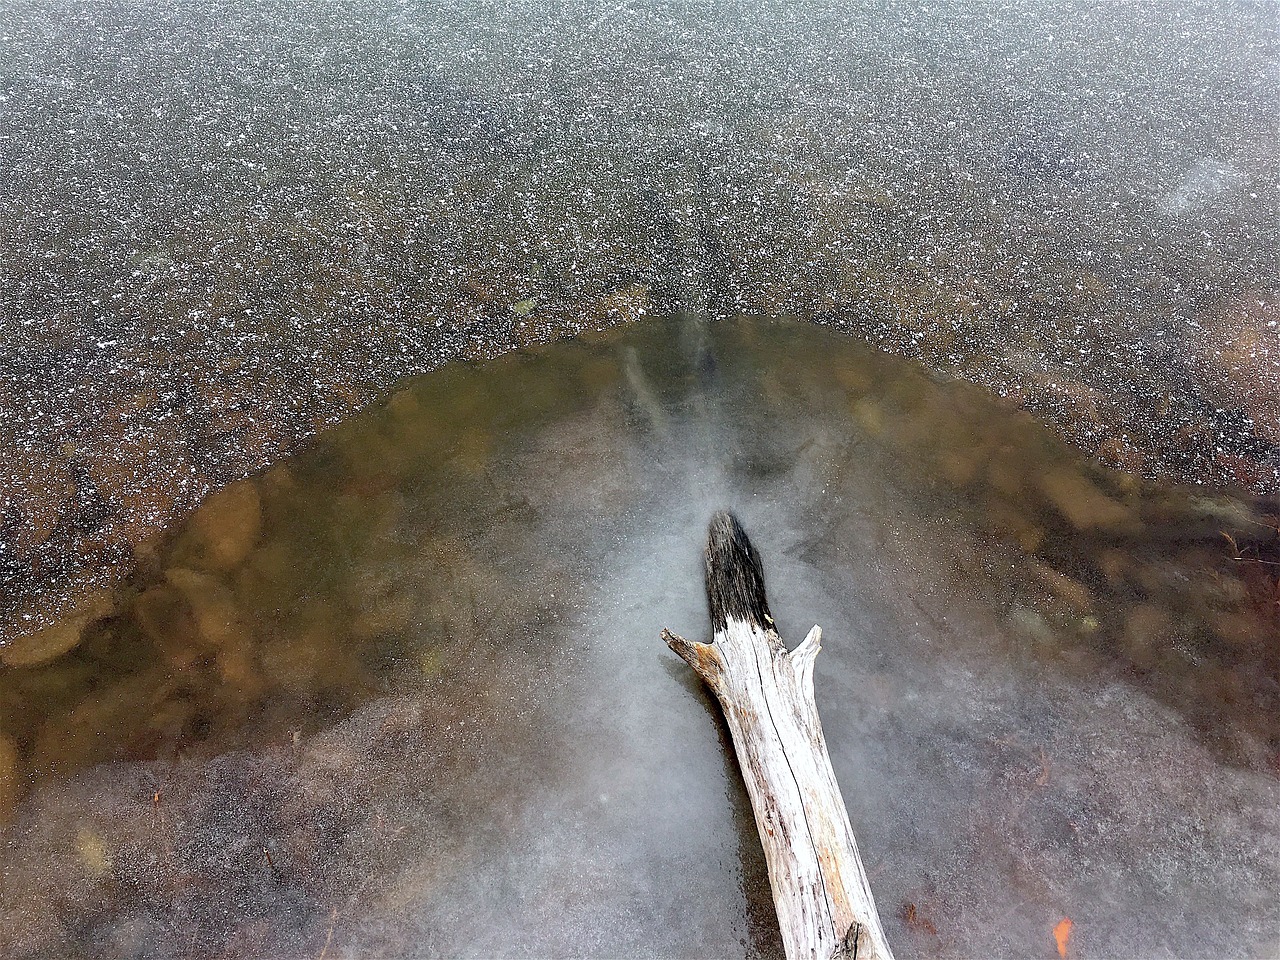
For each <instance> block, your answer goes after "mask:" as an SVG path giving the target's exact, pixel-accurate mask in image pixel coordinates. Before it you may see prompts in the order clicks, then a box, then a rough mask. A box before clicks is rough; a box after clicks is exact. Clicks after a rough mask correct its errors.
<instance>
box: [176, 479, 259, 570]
mask: <svg viewBox="0 0 1280 960" xmlns="http://www.w3.org/2000/svg"><path fill="white" fill-rule="evenodd" d="M190 529H191V532H192V534H193V535H194V537H195V538H196V541H197V542H198V544H199V547H200V566H207V567H212V568H214V569H217V570H230V569H232V568H233V567H236V566H238V565H239V564H240V563H241V562H242V561H243V560H244V558H245V557H247V556H248V555H249V551H250V550H252V549H253V546H254V544H255V543H257V542H258V535H259V534H260V533H261V532H262V500H261V498H260V497H259V496H258V488H257V487H256V486H255V485H254V483H253V482H252V481H249V480H242V481H241V482H239V483H233V484H231V485H230V486H227V487H223V488H222V489H221V490H219V491H218V492H217V493H215V494H213V495H212V496H211V497H209V499H208V500H206V501H205V502H204V504H203V506H201V507H200V509H199V510H197V511H196V512H195V513H194V514H193V515H192V517H191V526H190Z"/></svg>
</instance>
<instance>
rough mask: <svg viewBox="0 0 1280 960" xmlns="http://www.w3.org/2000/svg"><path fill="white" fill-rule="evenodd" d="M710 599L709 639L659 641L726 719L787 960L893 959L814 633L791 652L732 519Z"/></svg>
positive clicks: (711, 553) (713, 567) (721, 525)
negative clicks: (838, 763)
mask: <svg viewBox="0 0 1280 960" xmlns="http://www.w3.org/2000/svg"><path fill="white" fill-rule="evenodd" d="M706 568H707V569H706V578H707V600H708V603H709V606H710V608H711V623H712V627H713V628H714V639H713V640H712V642H711V643H694V642H691V641H689V640H686V639H684V638H683V637H679V636H676V635H675V634H673V633H671V631H669V630H663V631H662V638H663V639H664V640H665V641H666V642H667V645H668V646H669V647H671V649H672V650H674V651H675V652H676V653H678V654H679V655H680V656H681V657H682V658H683V659H684V660H685V661H686V662H687V663H688V664H689V665H690V666H691V667H693V669H694V670H695V671H697V674H698V676H700V677H701V678H702V679H703V681H705V682H706V684H707V686H708V687H710V688H711V690H712V692H714V693H715V695H716V698H717V699H718V700H719V701H720V707H721V709H722V710H723V711H724V716H725V720H726V721H727V722H728V725H729V732H730V733H731V735H732V736H733V746H734V749H735V750H736V751H737V755H738V763H739V765H740V766H741V768H742V777H743V779H744V780H745V781H746V785H747V793H748V794H749V795H750V796H751V808H752V810H753V811H754V813H755V818H756V826H757V827H758V828H759V830H760V841H761V843H762V844H763V846H764V854H765V860H766V862H767V864H768V868H769V884H770V886H771V887H772V889H773V900H774V904H775V905H776V906H777V910H778V924H779V927H780V928H781V930H782V942H783V945H784V947H785V949H786V952H787V958H788V960H801V958H803V960H830V958H857V960H892V957H893V954H892V953H891V952H890V950H889V946H888V944H887V943H886V942H885V939H884V931H883V930H881V928H880V918H879V915H878V914H877V913H876V906H875V901H874V900H873V899H872V896H871V887H870V885H869V884H868V883H867V874H866V871H865V870H864V868H863V866H862V858H861V857H860V856H859V855H858V845H857V843H856V842H855V841H854V838H853V828H852V827H851V826H850V825H849V815H848V812H847V811H846V810H845V806H844V800H843V799H842V798H841V796H840V787H839V785H838V784H837V783H836V777H835V773H834V772H833V771H832V769H831V758H830V757H829V756H828V754H827V743H826V740H825V739H823V736H822V724H821V723H820V722H819V720H818V709H817V705H816V704H815V702H814V696H813V664H814V659H815V658H816V657H817V655H818V648H819V645H820V641H821V636H822V631H821V630H820V629H819V628H818V627H814V628H813V629H812V630H810V631H809V635H808V636H807V637H805V638H804V641H803V642H802V643H801V644H800V645H799V646H798V647H796V648H795V649H794V650H792V651H791V652H790V653H788V652H787V649H786V647H785V646H783V644H782V638H781V637H779V636H778V631H777V629H776V628H775V627H774V623H773V617H771V616H770V615H769V605H768V603H767V602H766V600H765V592H764V572H763V569H762V567H761V564H760V556H759V554H758V553H756V550H755V548H754V547H753V546H752V545H751V541H750V540H748V539H747V535H746V532H745V531H744V530H743V529H742V526H741V524H739V523H738V521H737V519H736V518H735V517H734V516H733V515H732V514H729V513H718V514H716V515H715V517H714V518H712V521H711V529H710V531H709V533H708V535H707V555H706Z"/></svg>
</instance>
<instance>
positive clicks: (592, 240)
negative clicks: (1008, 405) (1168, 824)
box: [0, 0, 1280, 635]
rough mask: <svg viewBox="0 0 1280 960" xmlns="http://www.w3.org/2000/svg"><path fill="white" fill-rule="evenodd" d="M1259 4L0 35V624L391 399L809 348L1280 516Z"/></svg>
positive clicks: (579, 17) (153, 13)
mask: <svg viewBox="0 0 1280 960" xmlns="http://www.w3.org/2000/svg"><path fill="white" fill-rule="evenodd" d="M1276 45H1277V39H1276V31H1275V25H1274V18H1273V17H1272V16H1271V12H1270V10H1269V8H1267V7H1266V6H1265V5H1248V4H1242V5H1234V6H1231V7H1230V8H1229V9H1226V10H1223V9H1220V8H1219V7H1218V6H1217V5H1204V6H1200V5H1196V4H1182V5H1179V6H1178V7H1177V9H1175V10H1167V9H1163V8H1161V9H1155V8H1150V9H1147V8H1142V7H1127V6H1117V5H1103V6H1101V7H1100V6H1098V5H1096V4H1087V5H1074V4H1059V5H1038V6H1034V7H1027V6H1025V5H1012V4H1010V5H995V4H987V5H981V6H974V5H971V4H958V5H954V6H946V5H943V6H941V7H937V8H930V10H929V11H925V10H923V9H917V7H916V6H915V5H913V4H901V5H897V4H890V5H887V6H886V5H883V4H877V5H873V6H870V7H868V8H866V9H857V8H855V7H852V6H851V5H849V4H847V3H830V4H827V3H802V4H794V3H785V4H763V5H761V4H755V5H741V4H736V5H735V4H713V5H711V6H702V7H697V8H692V7H691V8H689V9H687V10H683V9H682V10H673V9H671V8H670V7H669V5H666V4H659V3H647V2H639V3H627V4H623V5H621V6H619V5H617V4H615V3H613V2H612V0H609V2H603V3H597V4H591V3H588V4H575V5H573V6H572V9H567V8H566V9H564V10H561V11H559V13H558V15H557V16H556V17H554V18H548V17H547V16H546V13H545V8H544V5H542V4H533V3H515V4H502V5H498V6H489V5H484V4H473V5H465V4H464V5H463V6H460V7H459V6H444V7H442V6H438V5H428V6H426V7H423V8H421V9H417V10H415V11H412V12H411V11H408V10H401V9H397V10H394V11H391V10H387V9H384V8H383V7H382V6H379V5H376V4H356V5H354V6H353V5H351V4H347V5H343V6H336V5H332V4H305V5H303V6H302V7H297V6H296V5H280V4H274V3H262V4H256V5H254V7H253V8H252V9H251V10H245V9H243V8H242V7H241V6H239V5H234V4H232V5H228V4H224V3H220V2H212V0H206V2H199V3H184V4H168V5H161V6H160V7H159V8H154V7H148V8H145V9H143V8H140V7H137V6H134V5H132V4H127V3H98V4H93V5H92V6H89V7H85V6H84V5H82V4H76V3H70V2H58V0H38V2H35V3H28V4H23V5H21V6H20V7H18V8H15V9H13V10H10V11H8V13H7V16H6V18H5V26H4V30H3V32H2V33H0V63H3V64H4V67H3V72H2V73H0V117H2V118H3V122H2V123H0V162H2V165H3V169H4V170H5V171H6V174H5V177H4V179H3V182H0V209H3V211H4V213H5V215H4V223H5V229H4V231H3V232H2V233H0V272H2V275H3V283H0V498H2V499H0V597H3V601H2V602H3V606H0V621H3V630H4V631H5V633H6V634H7V635H12V634H13V633H15V632H22V631H26V630H29V629H32V628H34V627H35V626H37V625H38V624H39V623H40V622H41V619H40V617H41V611H42V610H43V609H44V608H46V607H47V606H48V604H49V602H50V600H51V598H50V596H49V595H48V593H47V588H48V587H49V586H50V585H51V584H55V583H56V584H57V587H56V589H55V590H54V592H53V599H57V600H59V601H60V602H61V603H62V608H61V611H60V612H61V613H62V614H64V615H66V616H75V615H78V613H77V611H81V610H84V609H87V608H89V607H91V606H92V604H93V602H94V599H93V590H94V589H95V588H96V587H97V586H99V585H100V584H99V583H97V582H96V581H97V580H99V579H101V574H102V573H103V571H110V570H116V571H119V570H125V569H129V568H130V567H132V566H133V565H134V564H135V563H136V562H137V561H138V560H139V559H143V558H145V556H146V554H147V551H148V549H149V540H150V538H151V536H152V534H153V532H154V531H155V530H156V529H157V528H159V527H162V526H163V525H164V524H166V523H167V522H170V521H172V520H173V519H175V518H178V517H182V516H185V515H186V514H188V513H189V512H190V511H191V509H193V508H194V507H195V506H196V505H197V504H198V503H199V502H200V500H201V499H202V497H204V496H205V494H206V493H208V492H209V491H211V490H213V489H216V488H218V487H220V486H222V485H224V484H226V483H228V482H230V481H234V480H237V479H239V478H242V477H244V476H246V475H248V474H250V473H252V472H253V471H254V470H257V469H259V468H260V467H262V466H264V465H266V464H268V463H270V462H273V461H274V460H276V459H277V458H279V457H280V456H281V455H282V454H284V453H287V452H288V451H290V450H293V449H295V448H296V447H297V445H298V444H299V443H300V442H302V441H303V440H304V439H305V438H306V437H308V436H310V435H312V434H313V433H314V431H316V430H317V429H320V428H322V427H323V426H324V425H326V424H329V423H333V422H336V421H338V420H341V419H342V418H344V417H346V416H348V415H349V414H350V413H351V412H352V411H353V410H354V409H357V408H359V407H361V406H363V405H365V404H367V403H368V402H370V401H371V400H372V399H374V398H376V397H379V396H382V395H385V393H386V391H387V390H388V389H390V387H391V385H392V384H394V383H395V382H396V381H397V380H398V379H399V378H400V377H402V376H404V375H406V374H410V373H416V372H421V371H424V370H428V369H432V368H435V367H436V366H438V365H439V364H441V363H443V362H445V361H447V360H449V359H452V358H456V357H471V356H488V355H492V354H494V353H498V352H502V351H506V350H509V349H512V348H513V347H517V346H520V345H523V344H528V343H532V342H537V341H543V340H546V339H551V338H556V337H561V336H565V335H568V334H572V333H574V332H577V331H580V330H583V329H587V328H593V327H599V326H601V325H607V324H610V323H613V322H615V321H620V320H626V319H636V318H639V317H642V316H647V315H651V314H653V313H655V312H660V313H671V312H675V311H677V310H687V311H690V312H692V313H695V314H706V315H717V316H718V315H727V314H733V313H738V312H745V313H753V314H760V315H780V314H783V315H790V316H797V317H802V318H806V319H813V320H817V321H819V322H823V323H827V324H830V325H831V326H833V327H835V328H837V329H841V330H848V331H851V332H855V333H857V334H858V335H859V336H862V337H864V338H866V339H868V340H870V341H871V342H873V343H875V344H877V345H878V346H881V347H883V348H885V349H888V350H892V351H895V352H900V353H907V354H910V355H912V356H918V357H920V358H922V359H923V360H925V362H926V363H928V364H929V365H930V366H931V367H932V368H933V369H935V370H939V371H942V372H944V373H946V374H947V375H954V376H959V377H964V378H967V379H970V380H973V381H976V382H980V383H983V384H984V385H986V386H988V387H989V389H991V390H992V391H993V392H995V393H998V394H1001V395H1004V396H1007V397H1010V398H1012V399H1014V400H1015V401H1016V402H1019V403H1023V404H1025V405H1026V406H1028V407H1029V408H1030V409H1032V410H1034V411H1036V412H1037V413H1038V414H1039V415H1042V416H1043V417H1045V418H1046V419H1048V420H1049V421H1050V422H1053V423H1055V424H1056V425H1057V426H1058V428H1059V429H1060V430H1061V431H1062V432H1063V433H1064V434H1065V435H1067V436H1069V437H1071V438H1072V439H1074V440H1075V441H1076V442H1077V443H1079V444H1080V445H1081V446H1082V447H1083V448H1084V449H1086V450H1087V451H1088V452H1090V453H1092V454H1093V455H1095V456H1096V457H1098V458H1099V459H1101V460H1103V461H1104V462H1107V463H1109V464H1112V465H1115V466H1121V467H1124V468H1126V469H1129V470H1133V471H1136V472H1139V473H1143V474H1146V475H1150V476H1157V475H1158V476H1165V477H1173V478H1179V479H1184V480H1191V481H1196V482H1206V483H1211V484H1227V485H1243V486H1245V487H1251V488H1253V489H1255V490H1260V491H1267V490H1269V491H1272V492H1275V491H1276V490H1277V489H1280V483H1278V482H1277V474H1276V470H1277V459H1276V444H1277V442H1278V441H1280V437H1278V435H1277V430H1278V429H1280V426H1278V425H1280V410H1278V409H1277V404H1278V403H1280V400H1278V399H1277V398H1280V381H1278V379H1277V363H1278V362H1280V361H1278V360H1277V342H1278V340H1280V331H1278V330H1277V308H1276V302H1277V301H1276V289H1277V276H1278V271H1277V265H1276V255H1277V247H1276V244H1275V242H1274V239H1273V233H1274V214H1275V209H1276V158H1275V151H1274V149H1273V143H1274V130H1275V127H1276V122H1277V106H1276V104H1277V103H1278V102H1280V97H1277V95H1276V93H1277V83H1278V82H1280V81H1278V79H1277V75H1276V70H1275V64H1276V63H1277V62H1280V55H1278V54H1277V47H1276Z"/></svg>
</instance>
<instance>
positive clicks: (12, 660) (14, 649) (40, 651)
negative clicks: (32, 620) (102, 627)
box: [0, 590, 112, 667]
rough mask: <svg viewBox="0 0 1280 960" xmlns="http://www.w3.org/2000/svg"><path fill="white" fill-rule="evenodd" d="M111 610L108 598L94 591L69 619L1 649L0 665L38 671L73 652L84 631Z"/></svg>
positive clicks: (107, 595) (109, 595) (20, 638)
mask: <svg viewBox="0 0 1280 960" xmlns="http://www.w3.org/2000/svg"><path fill="white" fill-rule="evenodd" d="M111 607H112V604H111V594H109V593H108V592H107V591H105V590H95V591H94V592H93V593H91V594H89V596H88V597H87V598H86V599H85V600H84V601H83V602H82V603H81V604H80V605H79V606H78V607H76V609H75V611H74V612H73V613H72V614H71V615H70V616H69V617H66V618H65V619H63V620H60V621H59V622H58V623H55V624H53V626H50V627H46V628H45V629H43V630H41V631H39V632H38V633H33V634H29V635H28V636H25V637H19V638H18V639H17V640H14V641H12V642H11V643H9V644H8V645H6V646H3V647H0V661H3V662H4V663H5V665H6V666H10V667H38V666H40V665H41V664H44V663H48V662H49V661H50V660H54V659H56V658H58V657H60V656H62V655H63V654H64V653H68V652H70V651H71V650H74V649H75V648H76V647H77V646H78V645H79V643H80V641H81V640H83V639H84V631H85V628H86V627H87V626H88V625H89V624H90V623H92V622H93V621H95V620H98V619H100V618H102V617H105V616H106V615H107V614H108V613H110V612H111Z"/></svg>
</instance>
